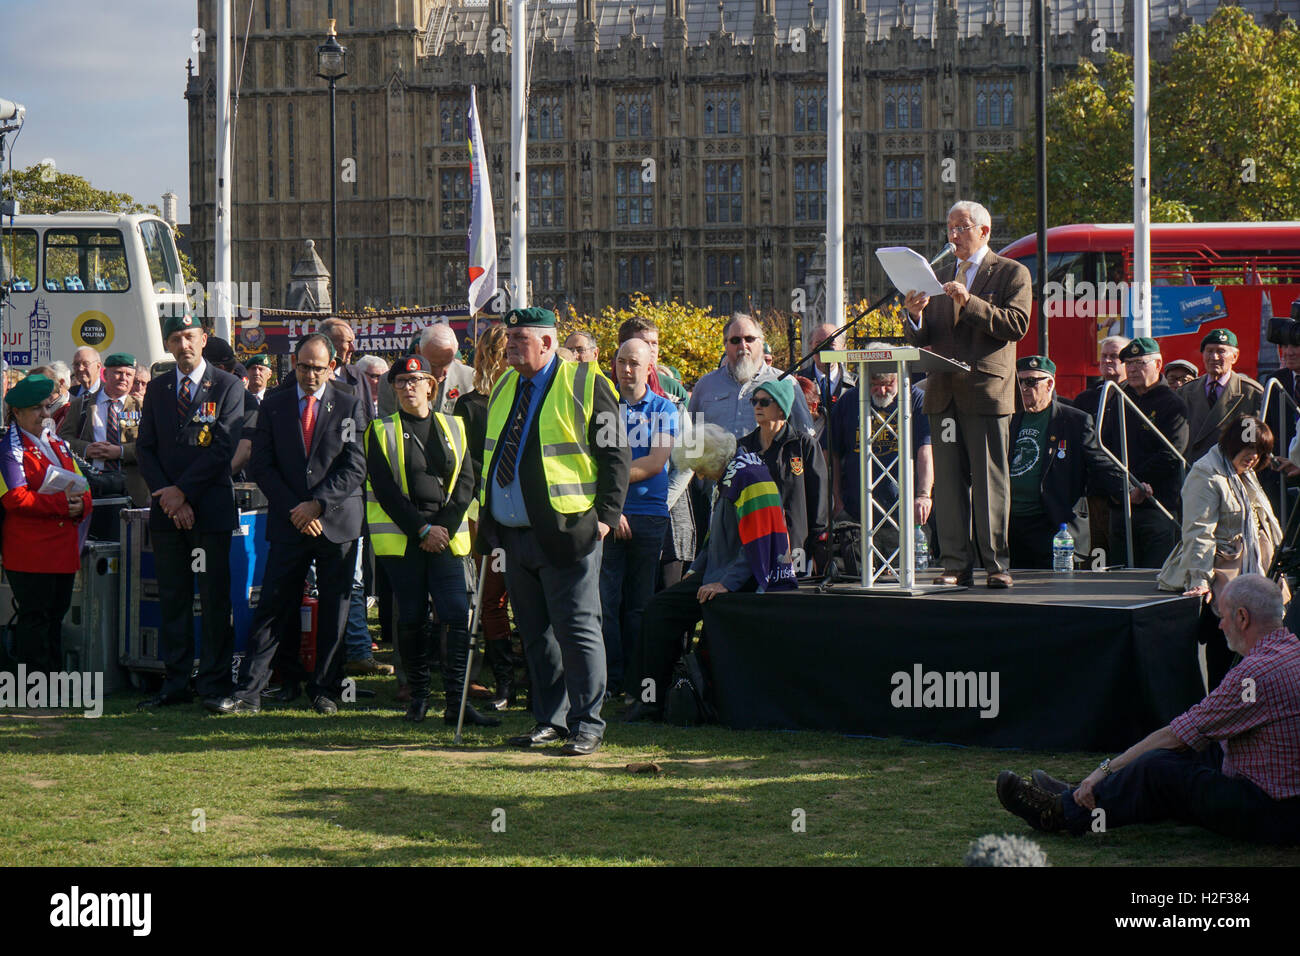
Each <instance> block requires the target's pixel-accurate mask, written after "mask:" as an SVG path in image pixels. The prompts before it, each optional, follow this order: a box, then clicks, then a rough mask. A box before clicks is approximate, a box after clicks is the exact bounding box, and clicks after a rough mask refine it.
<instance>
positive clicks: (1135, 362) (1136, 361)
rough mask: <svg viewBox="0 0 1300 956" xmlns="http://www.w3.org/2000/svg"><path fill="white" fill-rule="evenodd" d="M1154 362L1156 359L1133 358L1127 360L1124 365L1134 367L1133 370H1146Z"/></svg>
mask: <svg viewBox="0 0 1300 956" xmlns="http://www.w3.org/2000/svg"><path fill="white" fill-rule="evenodd" d="M1154 361H1155V359H1153V358H1131V359H1125V360H1124V365H1125V366H1132V367H1133V368H1144V367H1146V366H1148V365H1150V364H1151V363H1152V362H1154Z"/></svg>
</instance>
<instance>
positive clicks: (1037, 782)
mask: <svg viewBox="0 0 1300 956" xmlns="http://www.w3.org/2000/svg"><path fill="white" fill-rule="evenodd" d="M1033 778H1034V786H1035V787H1037V788H1038V789H1039V790H1046V791H1047V792H1048V793H1054V794H1056V795H1057V796H1062V797H1063V796H1065V794H1067V793H1069V792H1070V791H1071V790H1073V789H1074V788H1073V787H1071V786H1070V785H1069V784H1068V783H1066V782H1065V781H1064V780H1057V779H1056V778H1055V777H1053V776H1052V775H1051V774H1049V773H1048V772H1047V771H1046V770H1035V771H1034V773H1033Z"/></svg>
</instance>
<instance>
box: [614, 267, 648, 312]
mask: <svg viewBox="0 0 1300 956" xmlns="http://www.w3.org/2000/svg"><path fill="white" fill-rule="evenodd" d="M616 265H617V271H618V305H619V308H621V309H626V308H628V306H630V305H631V304H632V294H633V293H634V292H644V293H646V294H647V295H649V296H652V297H653V296H654V294H655V257H654V256H639V255H638V256H619V257H618V262H617V263H616Z"/></svg>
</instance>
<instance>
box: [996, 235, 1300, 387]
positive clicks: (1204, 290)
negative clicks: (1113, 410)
mask: <svg viewBox="0 0 1300 956" xmlns="http://www.w3.org/2000/svg"><path fill="white" fill-rule="evenodd" d="M1047 253H1048V255H1047V281H1046V284H1045V287H1044V301H1045V303H1046V309H1047V315H1048V319H1049V326H1048V329H1049V333H1050V339H1049V343H1048V346H1049V348H1050V350H1051V358H1052V361H1054V362H1055V363H1056V368H1057V374H1056V380H1057V391H1058V393H1059V394H1061V395H1062V396H1064V397H1066V398H1071V397H1073V396H1074V395H1077V394H1078V393H1079V392H1081V391H1083V390H1084V388H1086V387H1087V381H1088V378H1089V376H1097V375H1100V374H1101V373H1100V369H1099V366H1098V361H1099V359H1100V356H1101V341H1102V340H1103V339H1105V338H1106V337H1107V336H1110V335H1129V334H1131V328H1126V321H1127V320H1126V318H1125V316H1126V315H1127V312H1128V309H1127V297H1128V291H1129V286H1130V284H1131V282H1132V279H1133V225H1132V223H1101V224H1092V225H1073V226H1056V227H1054V228H1052V229H1049V230H1047ZM998 255H1001V256H1006V257H1008V258H1011V259H1016V260H1017V261H1019V262H1021V263H1023V264H1024V265H1025V267H1026V268H1028V269H1029V272H1030V274H1031V275H1032V274H1033V273H1034V272H1035V270H1036V267H1037V257H1038V237H1037V236H1035V235H1029V236H1025V237H1024V238H1022V239H1017V240H1016V241H1015V242H1013V243H1011V245H1009V246H1007V247H1006V248H1005V249H1002V250H1001V251H999V253H998ZM1151 281H1152V286H1153V288H1152V300H1153V305H1152V325H1153V328H1152V331H1153V333H1154V335H1155V338H1156V339H1157V340H1158V341H1159V342H1160V346H1161V352H1162V354H1163V355H1164V359H1165V361H1166V362H1169V361H1171V360H1173V359H1180V358H1182V359H1189V360H1191V361H1192V362H1193V363H1194V364H1195V365H1196V367H1197V368H1201V355H1200V343H1201V338H1202V337H1203V336H1204V334H1205V332H1206V331H1207V330H1208V329H1210V328H1229V329H1232V330H1233V331H1234V332H1235V333H1236V335H1237V341H1238V343H1239V345H1240V348H1241V359H1240V361H1239V363H1238V365H1237V370H1238V371H1240V372H1242V373H1243V374H1245V375H1251V376H1258V374H1259V372H1260V371H1261V367H1262V368H1263V369H1264V370H1267V369H1270V368H1275V367H1276V365H1277V352H1276V349H1274V348H1272V347H1271V346H1269V345H1268V343H1267V342H1263V346H1264V347H1263V349H1262V350H1261V341H1262V332H1263V329H1264V327H1265V326H1266V325H1267V321H1268V319H1269V318H1271V317H1273V316H1279V317H1287V316H1289V315H1290V309H1291V302H1292V301H1293V300H1295V299H1296V298H1297V297H1298V296H1300V222H1202V223H1157V224H1153V225H1152V226H1151ZM1189 287H1195V288H1189ZM1017 351H1018V354H1020V355H1032V354H1034V353H1035V352H1037V351H1038V313H1037V309H1035V311H1034V313H1033V314H1032V315H1031V318H1030V325H1029V333H1028V334H1027V335H1026V336H1025V337H1024V338H1023V339H1021V341H1020V345H1019V348H1018V349H1017ZM1261 360H1262V361H1261Z"/></svg>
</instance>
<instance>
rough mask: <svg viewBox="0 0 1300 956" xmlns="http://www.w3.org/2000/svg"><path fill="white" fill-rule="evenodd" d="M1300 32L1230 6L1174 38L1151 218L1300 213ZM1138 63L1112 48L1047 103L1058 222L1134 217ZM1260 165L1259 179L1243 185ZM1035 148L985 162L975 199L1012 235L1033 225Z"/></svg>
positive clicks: (1158, 79)
mask: <svg viewBox="0 0 1300 956" xmlns="http://www.w3.org/2000/svg"><path fill="white" fill-rule="evenodd" d="M1297 62H1300V32H1297V30H1296V29H1295V27H1294V25H1293V24H1291V23H1289V22H1288V23H1287V25H1286V26H1285V27H1284V28H1283V29H1282V30H1280V31H1279V32H1277V33H1274V32H1272V31H1271V30H1268V29H1266V28H1263V27H1259V26H1257V25H1256V24H1255V22H1254V20H1252V19H1251V17H1250V15H1249V14H1247V13H1246V12H1245V11H1243V10H1241V9H1240V8H1239V7H1235V6H1223V7H1220V8H1219V9H1218V10H1217V11H1216V12H1215V14H1214V15H1213V16H1212V17H1211V18H1210V19H1209V21H1207V23H1206V24H1204V25H1203V26H1196V27H1194V28H1192V29H1191V30H1189V31H1188V32H1187V33H1185V34H1183V35H1181V36H1180V37H1179V38H1178V40H1177V41H1176V42H1175V45H1174V51H1173V55H1172V56H1171V58H1170V60H1169V62H1168V63H1164V64H1152V69H1151V89H1152V91H1153V94H1152V97H1151V169H1152V179H1151V181H1152V194H1151V215H1152V219H1153V220H1154V221H1156V222H1192V221H1198V220H1199V221H1214V220H1225V221H1234V220H1277V219H1294V218H1297V217H1300V151H1297V150H1296V148H1295V144H1294V131H1295V130H1296V129H1297V128H1300V85H1298V84H1296V82H1295V70H1296V66H1295V64H1296V63H1297ZM1132 74H1133V61H1132V58H1131V57H1129V56H1127V55H1123V54H1120V53H1116V52H1114V51H1111V52H1109V53H1108V54H1107V56H1106V59H1105V60H1104V61H1103V62H1102V64H1101V65H1100V66H1098V65H1095V64H1093V63H1091V62H1089V61H1086V60H1081V61H1080V63H1079V69H1078V72H1077V73H1076V74H1075V75H1074V76H1072V77H1071V78H1070V79H1069V80H1067V81H1066V82H1065V83H1063V84H1062V85H1060V86H1058V87H1056V88H1055V89H1054V90H1052V92H1051V94H1050V97H1049V99H1048V104H1047V177H1048V181H1047V204H1048V207H1047V211H1048V225H1062V224H1065V223H1072V222H1126V221H1130V220H1132V218H1133V149H1132V144H1133V78H1132ZM1246 159H1251V160H1253V161H1254V163H1253V173H1254V177H1255V181H1254V182H1243V179H1242V174H1243V170H1244V169H1245V167H1243V165H1242V161H1243V160H1246ZM1034 164H1035V153H1034V141H1033V137H1032V136H1030V137H1028V138H1027V139H1026V141H1025V142H1024V143H1022V144H1021V146H1020V147H1019V148H1017V149H1015V150H1011V151H1008V152H1001V153H995V154H993V155H990V156H987V157H985V158H984V159H983V160H981V161H980V163H979V164H978V165H977V166H976V169H975V188H976V192H977V193H978V194H980V195H982V196H984V197H986V199H987V202H986V205H988V206H989V207H990V208H992V209H996V210H997V211H998V212H999V213H1001V214H1003V215H1005V216H1006V218H1007V233H1008V235H1007V236H1006V237H1005V238H1007V239H1011V238H1014V237H1017V236H1021V235H1024V234H1026V233H1029V232H1032V231H1033V229H1034V224H1035V216H1036V211H1035V193H1034V181H1035V172H1034Z"/></svg>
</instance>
